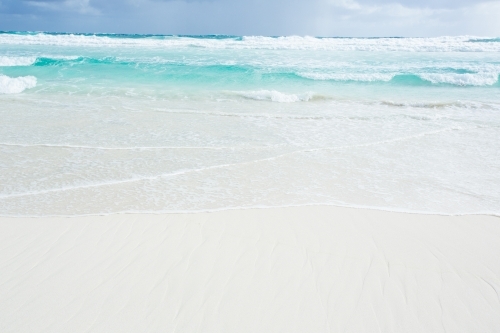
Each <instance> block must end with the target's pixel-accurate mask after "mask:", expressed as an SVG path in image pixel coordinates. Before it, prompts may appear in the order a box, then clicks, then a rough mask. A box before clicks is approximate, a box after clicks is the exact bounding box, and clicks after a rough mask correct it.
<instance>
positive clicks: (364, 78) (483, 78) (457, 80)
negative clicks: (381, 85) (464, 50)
mask: <svg viewBox="0 0 500 333" xmlns="http://www.w3.org/2000/svg"><path fill="white" fill-rule="evenodd" d="M297 75H298V76H300V77H303V78H307V79H311V80H328V81H354V82H392V83H395V84H408V85H414V84H426V83H431V84H450V85H455V86H491V85H494V84H497V83H498V82H499V75H500V74H499V73H492V72H486V73H464V74H457V73H419V74H397V73H393V74H390V73H370V74H355V73H345V74H326V73H298V74H297Z"/></svg>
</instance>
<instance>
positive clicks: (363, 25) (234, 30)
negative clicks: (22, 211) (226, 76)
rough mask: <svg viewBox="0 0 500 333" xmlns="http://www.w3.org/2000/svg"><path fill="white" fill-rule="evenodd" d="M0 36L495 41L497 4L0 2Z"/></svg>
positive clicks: (381, 0)
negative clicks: (67, 34)
mask: <svg viewBox="0 0 500 333" xmlns="http://www.w3.org/2000/svg"><path fill="white" fill-rule="evenodd" d="M0 30H3V31H53V32H88V33H94V32H107V33H152V34H190V35H193V34H223V35H265V36H283V35H300V36H304V35H308V36H353V37H357V36H364V37H372V36H408V37H413V36H415V37H427V36H443V35H475V36H491V37H498V36H500V0H495V1H483V0H454V1H453V0H420V1H418V0H0Z"/></svg>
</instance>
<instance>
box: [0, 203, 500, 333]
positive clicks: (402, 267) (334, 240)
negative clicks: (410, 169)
mask: <svg viewBox="0 0 500 333" xmlns="http://www.w3.org/2000/svg"><path fill="white" fill-rule="evenodd" d="M0 244H2V245H1V246H0V267H2V274H0V295H2V297H0V323H2V330H3V331H5V332H14V331H16V332H27V331H37V332H45V331H50V332H75V333H77V332H89V331H92V332H137V331H159V330H161V331H169V332H170V331H172V332H173V331H179V332H195V331H196V332H201V331H203V332H497V331H499V330H500V316H499V315H498V314H499V313H500V298H499V296H498V295H499V291H500V280H499V276H500V265H499V264H498V258H499V255H500V223H499V219H498V218H497V217H493V216H484V215H483V216H481V215H478V216H470V215H469V216H436V215H418V214H403V213H390V212H382V211H372V210H363V209H349V208H336V207H326V206H316V207H295V208H278V209H250V210H234V211H224V212H217V213H202V214H167V215H162V214H158V215H145V214H137V215H134V214H132V215H126V214H124V215H109V216H94V217H78V218H37V219H33V218H0Z"/></svg>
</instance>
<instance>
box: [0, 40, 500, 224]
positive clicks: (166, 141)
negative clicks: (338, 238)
mask: <svg viewBox="0 0 500 333" xmlns="http://www.w3.org/2000/svg"><path fill="white" fill-rule="evenodd" d="M499 74H500V38H487V37H474V36H459V37H437V38H316V37H298V36H290V37H259V36H244V37H241V36H219V35H210V36H170V35H120V34H65V33H41V32H1V33H0V119H1V120H0V215H1V216H75V215H96V214H110V213H125V212H128V213H166V212H200V211H217V210H225V209H236V208H256V207H258V208H262V207H285V206H304V205H336V206H347V207H369V208H374V209H382V210H390V211H403V212H416V213H435V214H446V215H450V214H451V215H455V214H475V213H486V214H497V215H498V214H500V82H499Z"/></svg>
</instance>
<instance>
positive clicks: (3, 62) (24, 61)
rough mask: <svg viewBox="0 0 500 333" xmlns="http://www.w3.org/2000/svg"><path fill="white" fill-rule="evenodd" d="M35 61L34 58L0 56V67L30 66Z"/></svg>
mask: <svg viewBox="0 0 500 333" xmlns="http://www.w3.org/2000/svg"><path fill="white" fill-rule="evenodd" d="M35 61H36V57H11V56H0V67H12V66H31V65H33V64H34V63H35Z"/></svg>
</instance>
